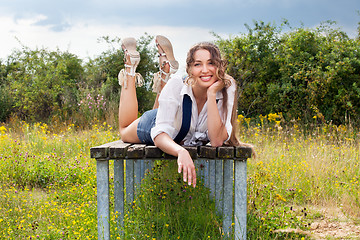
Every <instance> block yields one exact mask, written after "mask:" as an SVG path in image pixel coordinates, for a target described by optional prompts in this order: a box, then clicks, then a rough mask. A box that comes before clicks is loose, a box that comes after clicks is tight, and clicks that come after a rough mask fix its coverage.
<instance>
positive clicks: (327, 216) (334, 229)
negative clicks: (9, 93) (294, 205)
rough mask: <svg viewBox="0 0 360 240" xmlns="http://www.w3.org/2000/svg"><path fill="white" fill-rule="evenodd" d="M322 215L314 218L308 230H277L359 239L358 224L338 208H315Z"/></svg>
mask: <svg viewBox="0 0 360 240" xmlns="http://www.w3.org/2000/svg"><path fill="white" fill-rule="evenodd" d="M314 210H315V211H317V212H319V213H320V214H321V215H322V217H321V218H319V219H316V220H315V221H314V222H313V223H312V224H311V225H310V230H309V231H303V230H299V229H284V230H277V231H279V232H295V233H302V234H305V235H307V236H309V237H311V238H312V239H315V240H322V239H327V240H330V239H334V240H335V239H360V226H359V225H356V224H355V223H354V222H353V221H352V220H351V219H349V218H347V217H346V216H345V215H344V214H343V213H342V211H341V209H339V208H334V207H331V208H321V209H319V208H316V209H314Z"/></svg>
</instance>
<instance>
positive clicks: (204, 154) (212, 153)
mask: <svg viewBox="0 0 360 240" xmlns="http://www.w3.org/2000/svg"><path fill="white" fill-rule="evenodd" d="M199 155H200V156H199V157H201V158H210V159H215V158H216V147H210V146H200V150H199Z"/></svg>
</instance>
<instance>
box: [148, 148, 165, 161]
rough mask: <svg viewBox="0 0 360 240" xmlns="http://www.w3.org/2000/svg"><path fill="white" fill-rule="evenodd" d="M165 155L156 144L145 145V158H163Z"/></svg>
mask: <svg viewBox="0 0 360 240" xmlns="http://www.w3.org/2000/svg"><path fill="white" fill-rule="evenodd" d="M163 155H164V153H163V151H161V150H160V148H158V147H156V146H146V147H145V158H162V157H163Z"/></svg>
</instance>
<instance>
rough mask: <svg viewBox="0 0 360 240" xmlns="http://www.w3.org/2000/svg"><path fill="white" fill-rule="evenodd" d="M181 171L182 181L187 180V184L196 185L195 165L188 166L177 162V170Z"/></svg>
mask: <svg viewBox="0 0 360 240" xmlns="http://www.w3.org/2000/svg"><path fill="white" fill-rule="evenodd" d="M181 171H182V172H183V180H184V182H188V184H189V186H190V185H193V187H196V171H195V166H194V165H193V164H192V165H190V166H188V167H185V166H183V165H181V164H179V167H178V172H179V173H181Z"/></svg>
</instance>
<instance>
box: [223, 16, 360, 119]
mask: <svg viewBox="0 0 360 240" xmlns="http://www.w3.org/2000/svg"><path fill="white" fill-rule="evenodd" d="M333 25H334V23H333V22H325V23H322V25H321V26H320V27H318V28H316V29H306V28H297V29H291V28H290V29H291V31H288V32H285V33H283V32H282V31H283V29H284V26H289V25H288V24H287V22H286V21H285V22H284V23H283V24H282V25H281V26H280V27H276V26H274V25H272V24H265V23H263V22H255V23H254V27H253V28H250V27H249V26H248V30H249V34H247V35H245V34H243V35H240V36H236V37H233V38H230V39H226V40H225V39H221V38H220V37H218V44H219V46H220V48H221V49H222V51H223V52H224V54H225V57H226V58H227V59H228V61H229V74H230V75H232V76H233V77H234V78H235V79H237V81H238V85H239V87H240V96H241V97H240V99H239V111H240V113H242V114H243V115H244V116H246V117H254V116H258V115H260V114H262V115H266V114H269V113H271V112H282V113H283V116H284V117H285V118H287V120H293V119H296V120H297V119H301V121H302V122H304V123H309V122H311V121H313V118H314V117H317V119H319V121H328V122H330V121H331V122H333V123H336V124H342V123H345V122H346V121H348V120H349V119H352V120H356V119H359V115H360V88H359V86H360V42H359V41H358V40H355V39H351V38H349V37H348V36H347V35H346V34H345V33H344V32H342V31H341V30H339V29H336V28H334V27H333ZM358 124H359V122H358Z"/></svg>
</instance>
